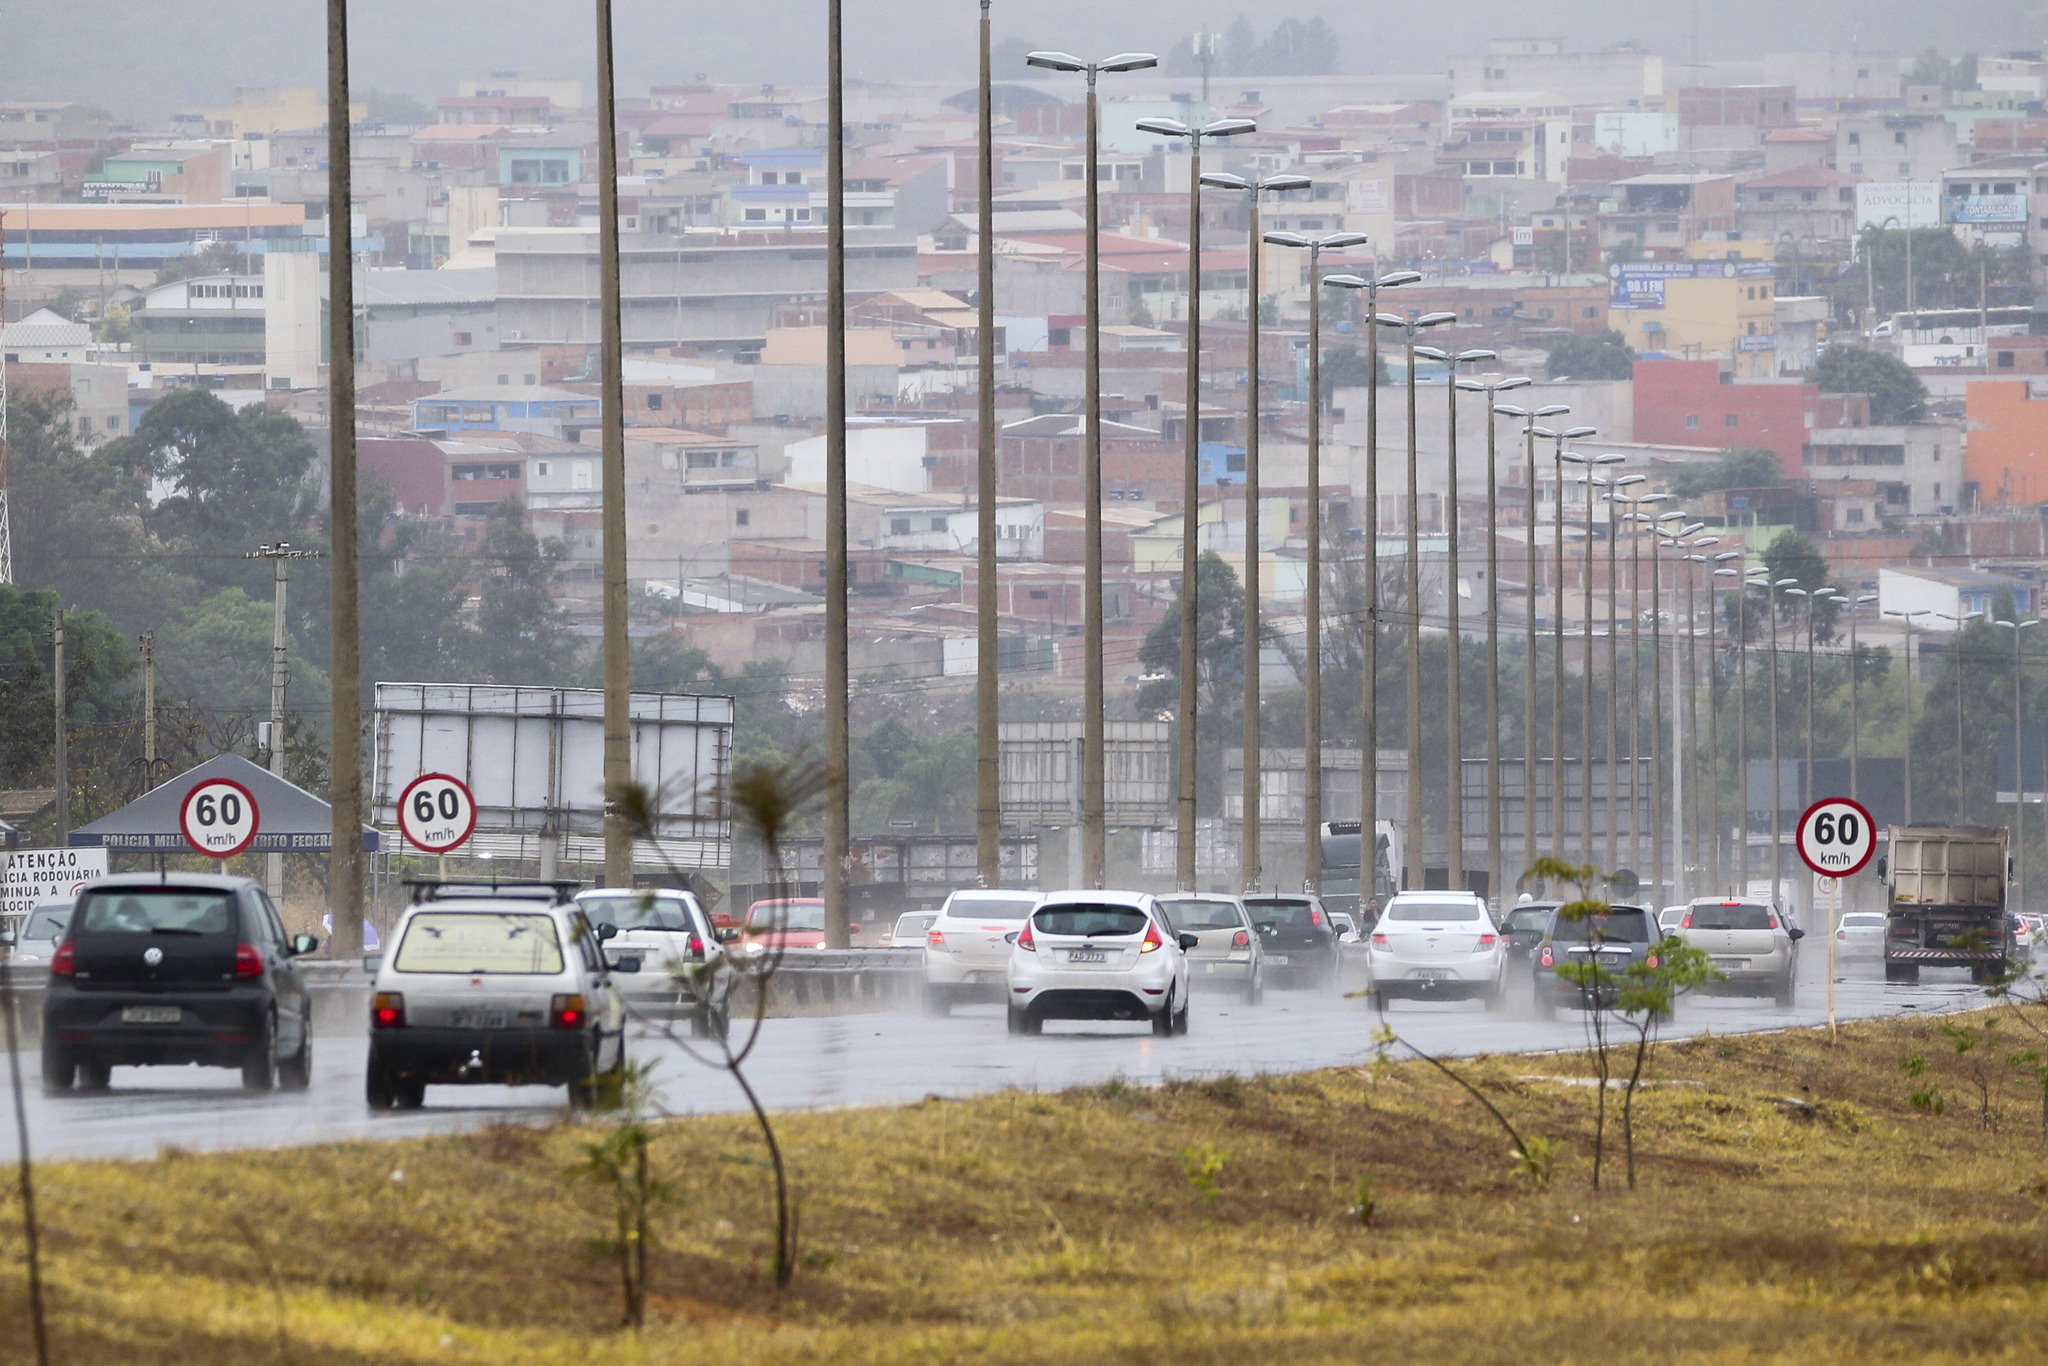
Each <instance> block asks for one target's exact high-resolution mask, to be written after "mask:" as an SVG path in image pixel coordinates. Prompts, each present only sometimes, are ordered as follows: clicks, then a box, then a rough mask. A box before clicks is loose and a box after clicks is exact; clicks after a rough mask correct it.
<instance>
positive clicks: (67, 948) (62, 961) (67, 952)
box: [50, 939, 78, 977]
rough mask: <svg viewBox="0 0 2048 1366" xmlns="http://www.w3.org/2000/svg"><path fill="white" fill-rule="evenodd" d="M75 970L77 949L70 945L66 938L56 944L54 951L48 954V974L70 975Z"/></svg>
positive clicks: (76, 968)
mask: <svg viewBox="0 0 2048 1366" xmlns="http://www.w3.org/2000/svg"><path fill="white" fill-rule="evenodd" d="M77 971H78V951H77V950H76V949H74V948H72V947H71V941H70V940H69V939H67V940H65V941H64V942H63V943H61V944H59V945H58V946H57V951H56V952H55V953H53V954H51V955H50V975H51V976H52V977H70V976H72V975H73V974H75V973H76V972H77Z"/></svg>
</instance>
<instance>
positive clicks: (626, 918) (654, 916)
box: [576, 895, 695, 930]
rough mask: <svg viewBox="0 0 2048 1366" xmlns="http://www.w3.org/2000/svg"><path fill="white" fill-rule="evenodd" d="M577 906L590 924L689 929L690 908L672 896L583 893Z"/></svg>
mask: <svg viewBox="0 0 2048 1366" xmlns="http://www.w3.org/2000/svg"><path fill="white" fill-rule="evenodd" d="M576 904H577V905H579V906H581V907H582V908H583V914H585V915H586V916H589V917H590V923H591V924H593V925H617V926H618V927H619V928H620V929H621V930H689V929H694V928H695V926H693V925H692V924H691V923H690V908H689V907H688V906H686V905H684V904H683V902H682V901H680V900H678V899H677V898H675V897H672V896H652V895H640V896H586V897H584V898H582V899H581V900H579V901H578V902H577V903H576Z"/></svg>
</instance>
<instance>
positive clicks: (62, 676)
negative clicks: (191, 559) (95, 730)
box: [0, 362, 71, 848]
mask: <svg viewBox="0 0 2048 1366" xmlns="http://www.w3.org/2000/svg"><path fill="white" fill-rule="evenodd" d="M0 364H4V362H0ZM50 645H51V649H52V651H53V652H54V659H53V661H52V662H53V664H54V668H53V669H52V670H51V675H50V682H51V686H52V689H53V692H54V695H55V705H54V706H53V707H52V708H51V719H52V723H53V729H54V730H55V732H56V735H55V739H56V746H57V782H56V788H57V801H56V805H57V845H58V847H59V848H62V847H63V846H65V845H67V844H69V843H70V842H71V727H70V725H69V724H68V721H69V718H68V717H67V716H66V715H65V713H67V712H69V711H70V710H71V707H70V696H69V694H70V688H69V686H68V685H69V683H70V679H69V678H68V677H67V671H66V669H65V667H64V609H63V608H61V607H59V608H58V609H57V614H56V619H55V622H54V624H53V626H52V628H51V632H50Z"/></svg>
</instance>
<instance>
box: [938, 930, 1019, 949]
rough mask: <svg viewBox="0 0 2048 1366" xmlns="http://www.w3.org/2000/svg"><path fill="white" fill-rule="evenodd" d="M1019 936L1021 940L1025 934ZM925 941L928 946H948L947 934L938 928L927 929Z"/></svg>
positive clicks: (941, 947) (940, 947)
mask: <svg viewBox="0 0 2048 1366" xmlns="http://www.w3.org/2000/svg"><path fill="white" fill-rule="evenodd" d="M1017 937H1018V938H1019V939H1020V940H1021V939H1022V938H1023V937H1024V936H1023V935H1021V934H1020V935H1018V936H1017ZM924 942H925V946H926V947H927V948H933V949H940V950H943V949H944V948H945V947H946V936H945V935H944V934H942V933H940V932H939V931H937V930H926V931H925V933H924Z"/></svg>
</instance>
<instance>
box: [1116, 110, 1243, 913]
mask: <svg viewBox="0 0 2048 1366" xmlns="http://www.w3.org/2000/svg"><path fill="white" fill-rule="evenodd" d="M1257 128H1258V125H1257V124H1256V123H1254V122H1252V121H1251V120H1250V119H1216V120H1214V121H1212V122H1210V123H1205V124H1203V125H1201V126H1200V127H1194V126H1192V125H1189V124H1185V123H1182V122H1181V121H1180V120H1179V119H1139V120H1138V131H1139V132H1141V133H1158V134H1161V135H1162V136H1165V137H1173V138H1186V139H1187V143H1188V337H1187V431H1186V433H1185V437H1186V440H1185V443H1184V450H1183V452H1182V459H1183V460H1184V461H1185V468H1184V469H1183V470H1182V471H1181V542H1180V580H1181V582H1180V716H1179V722H1180V745H1179V751H1180V752H1179V762H1178V763H1177V764H1176V765H1175V767H1176V768H1177V770H1178V772H1176V774H1175V775H1174V777H1175V782H1176V787H1177V791H1176V793H1175V799H1174V809H1175V817H1176V819H1175V827H1176V828H1175V831H1174V833H1175V836H1176V841H1175V845H1176V847H1175V850H1174V885H1175V886H1176V887H1178V888H1180V890H1182V891H1184V892H1185V891H1193V890H1194V886H1195V725H1196V716H1195V699H1196V691H1195V670H1196V665H1197V655H1196V649H1195V646H1196V641H1195V632H1196V631H1197V630H1198V629H1200V625H1201V623H1200V619H1199V607H1200V604H1199V602H1198V601H1197V597H1198V594H1197V588H1196V585H1197V581H1198V576H1199V575H1200V572H1201V545H1200V540H1201V536H1200V532H1201V526H1200V522H1201V500H1202V142H1203V140H1204V139H1205V138H1227V137H1235V136H1237V135H1238V134H1240V133H1250V132H1253V131H1255V130H1256V129H1257ZM1252 762H1253V763H1256V762H1258V761H1257V759H1256V758H1253V760H1252Z"/></svg>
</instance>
